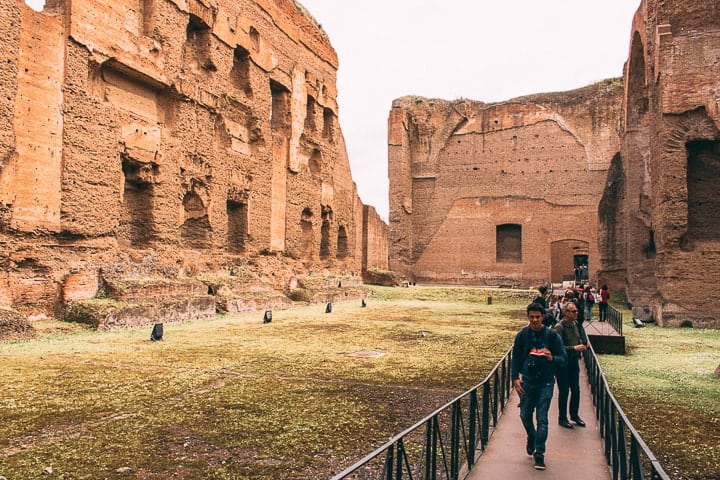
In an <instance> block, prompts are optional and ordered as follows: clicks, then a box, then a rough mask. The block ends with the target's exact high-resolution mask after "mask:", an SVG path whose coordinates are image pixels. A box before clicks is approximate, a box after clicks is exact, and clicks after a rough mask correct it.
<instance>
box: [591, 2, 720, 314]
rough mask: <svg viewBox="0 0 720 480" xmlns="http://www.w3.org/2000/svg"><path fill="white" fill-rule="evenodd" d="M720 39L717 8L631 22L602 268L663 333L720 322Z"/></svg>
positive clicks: (697, 6)
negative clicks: (718, 287) (718, 291)
mask: <svg viewBox="0 0 720 480" xmlns="http://www.w3.org/2000/svg"><path fill="white" fill-rule="evenodd" d="M719 31H720V5H719V4H718V3H717V2H705V1H701V0H690V1H665V2H660V1H657V0H645V1H643V2H642V4H641V5H640V7H639V8H638V10H637V12H636V14H635V18H634V19H633V26H632V32H631V40H630V54H629V58H628V62H627V67H626V72H625V83H626V91H625V96H624V113H625V119H624V132H623V135H622V144H621V151H620V158H619V159H620V160H621V162H618V163H617V165H616V168H614V169H612V170H611V172H612V175H611V176H609V177H608V188H606V190H605V192H604V199H605V200H606V204H607V205H612V206H613V207H614V208H615V209H616V210H617V212H618V213H619V215H616V216H615V217H614V220H615V221H613V216H612V215H610V214H608V215H607V216H606V230H605V239H606V242H605V246H606V247H605V248H606V252H607V253H606V255H605V257H606V258H607V259H608V260H607V264H606V265H605V267H604V268H605V269H606V271H607V272H608V278H610V279H611V280H614V282H613V283H615V286H616V288H626V290H627V294H628V298H629V300H630V302H631V303H632V304H633V306H635V307H636V308H638V309H640V310H645V309H649V310H650V311H652V313H653V316H654V317H655V319H656V320H657V321H658V322H659V323H660V324H662V325H670V326H678V325H683V324H691V325H695V326H710V325H712V326H717V325H718V324H719V323H718V322H719V321H720V320H719V317H718V312H719V311H720V300H719V299H718V298H717V296H716V295H712V294H711V293H710V292H711V291H712V289H713V286H714V285H715V284H716V283H717V281H718V279H720V264H719V263H718V260H719V259H720V233H719V232H720V220H719V219H720V193H719V192H718V189H717V183H718V180H720V168H719V167H718V164H719V163H720V82H719V80H718V79H719V78H720V34H718V32H719ZM601 215H602V212H601ZM613 251H614V252H616V254H614V255H613V254H612V252H613ZM619 279H623V280H624V283H620V282H618V281H617V280H619Z"/></svg>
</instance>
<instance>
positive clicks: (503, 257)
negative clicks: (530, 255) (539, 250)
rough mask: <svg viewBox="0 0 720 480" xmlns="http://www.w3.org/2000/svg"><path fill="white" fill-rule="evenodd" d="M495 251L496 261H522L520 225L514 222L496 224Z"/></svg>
mask: <svg viewBox="0 0 720 480" xmlns="http://www.w3.org/2000/svg"><path fill="white" fill-rule="evenodd" d="M495 252H496V255H495V258H496V261H497V263H522V226H521V225H517V224H515V223H506V224H504V225H498V226H497V227H496V230H495Z"/></svg>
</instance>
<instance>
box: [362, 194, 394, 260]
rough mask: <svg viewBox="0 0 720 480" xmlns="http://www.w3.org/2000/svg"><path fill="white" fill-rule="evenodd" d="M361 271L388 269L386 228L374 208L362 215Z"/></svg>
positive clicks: (370, 207)
mask: <svg viewBox="0 0 720 480" xmlns="http://www.w3.org/2000/svg"><path fill="white" fill-rule="evenodd" d="M363 219H364V222H363V257H362V258H363V270H372V269H379V270H387V269H388V226H387V224H386V223H385V222H384V221H383V219H382V218H380V215H378V213H377V211H376V210H375V208H374V207H372V206H369V205H365V206H364V213H363Z"/></svg>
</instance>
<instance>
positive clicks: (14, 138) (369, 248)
mask: <svg viewBox="0 0 720 480" xmlns="http://www.w3.org/2000/svg"><path fill="white" fill-rule="evenodd" d="M0 13H1V14H2V18H3V31H2V33H0V46H2V48H1V49H0V51H1V52H2V53H0V55H2V58H1V60H2V61H1V62H0V80H1V82H0V85H1V86H0V89H1V90H2V91H1V93H2V95H0V265H1V266H2V269H1V270H0V305H5V306H11V307H13V308H15V309H17V310H18V311H21V312H23V313H25V314H33V313H39V312H45V313H58V312H61V311H62V309H63V308H64V306H66V305H67V304H69V303H72V302H75V301H79V300H82V299H87V298H90V297H93V296H94V295H96V294H97V292H98V291H100V290H101V289H102V287H103V285H104V284H106V283H108V282H110V283H112V282H113V281H116V280H117V279H142V278H146V277H147V278H165V279H171V280H172V279H179V280H183V279H186V278H190V277H200V276H205V277H208V276H209V277H212V276H218V277H227V276H230V272H231V271H232V270H233V269H237V268H238V267H241V268H250V269H252V270H253V271H255V272H256V273H257V275H259V276H260V277H262V278H263V282H264V284H266V285H269V286H270V287H271V288H277V289H279V290H286V289H287V288H288V286H289V284H290V282H291V281H292V279H294V278H297V277H298V276H302V275H316V274H319V275H326V276H333V275H346V276H347V275H349V276H355V277H357V278H361V271H362V269H363V268H371V267H379V268H387V254H386V252H387V243H386V241H385V240H383V239H384V238H386V236H383V239H377V238H375V237H376V236H378V235H381V236H382V235H384V234H385V233H386V226H385V224H384V222H383V221H382V220H381V219H380V217H379V216H378V215H377V213H375V211H374V209H371V208H366V207H367V206H365V205H363V204H362V202H361V201H360V199H359V197H358V195H357V190H356V188H355V184H354V183H353V180H352V176H351V172H350V167H349V162H348V159H347V153H346V149H345V144H344V140H343V137H342V132H341V131H340V127H339V124H338V107H337V100H336V98H337V90H336V72H337V67H338V60H337V56H336V54H335V51H334V50H333V48H332V46H331V44H330V42H329V40H328V38H327V35H326V34H325V32H324V31H323V30H322V29H321V28H320V27H319V26H318V24H317V23H316V22H315V20H314V19H313V18H312V17H311V16H310V14H309V13H308V12H306V11H305V10H304V8H303V7H302V6H301V5H300V4H297V3H296V2H293V1H290V0H254V1H253V0H241V1H220V2H207V1H205V0H188V1H185V0H156V1H144V0H73V1H72V2H67V1H61V0H55V1H49V2H48V6H47V7H46V9H45V11H43V12H35V11H33V10H31V9H30V8H28V7H27V6H26V5H24V3H23V2H22V1H20V0H0ZM6 20H7V21H6ZM6 24H7V28H5V25H6ZM365 236H367V238H366V237H365ZM383 248H385V251H384V252H383V251H378V249H383ZM210 283H212V282H210Z"/></svg>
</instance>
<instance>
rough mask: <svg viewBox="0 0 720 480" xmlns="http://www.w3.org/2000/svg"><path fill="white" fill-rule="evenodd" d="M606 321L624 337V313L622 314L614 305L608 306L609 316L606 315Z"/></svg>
mask: <svg viewBox="0 0 720 480" xmlns="http://www.w3.org/2000/svg"><path fill="white" fill-rule="evenodd" d="M605 321H606V322H608V323H609V324H610V326H612V327H613V328H614V329H615V331H616V332H617V333H619V334H620V335H622V313H620V312H619V311H618V310H617V309H616V308H615V307H613V306H612V305H608V306H607V315H605Z"/></svg>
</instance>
